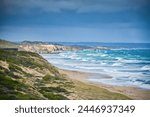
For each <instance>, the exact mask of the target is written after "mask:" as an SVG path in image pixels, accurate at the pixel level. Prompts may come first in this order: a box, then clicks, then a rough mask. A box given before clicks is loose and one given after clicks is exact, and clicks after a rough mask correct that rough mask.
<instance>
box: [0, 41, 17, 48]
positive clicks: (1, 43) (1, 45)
mask: <svg viewBox="0 0 150 117" xmlns="http://www.w3.org/2000/svg"><path fill="white" fill-rule="evenodd" d="M0 48H19V45H18V44H16V43H13V42H10V41H6V40H3V39H0Z"/></svg>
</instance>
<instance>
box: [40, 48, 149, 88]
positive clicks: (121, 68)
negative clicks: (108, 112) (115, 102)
mask: <svg viewBox="0 0 150 117" xmlns="http://www.w3.org/2000/svg"><path fill="white" fill-rule="evenodd" d="M42 56H43V57H44V58H45V59H47V60H48V61H49V62H50V63H52V64H54V65H55V66H57V67H59V68H63V69H69V70H78V71H84V72H91V73H98V74H105V75H109V76H110V77H112V78H109V79H108V78H107V79H106V78H98V77H94V76H93V77H91V78H89V80H90V81H91V82H100V83H105V84H110V85H119V86H136V87H141V88H145V89H150V49H149V48H143V47H142V48H140V46H139V47H136V48H135V47H134V48H133V47H129V48H127V47H125V48H124V47H123V48H121V47H115V48H114V47H112V46H107V48H106V47H105V49H102V48H101V49H100V48H98V47H93V48H90V49H83V50H80V51H66V52H62V53H59V54H42Z"/></svg>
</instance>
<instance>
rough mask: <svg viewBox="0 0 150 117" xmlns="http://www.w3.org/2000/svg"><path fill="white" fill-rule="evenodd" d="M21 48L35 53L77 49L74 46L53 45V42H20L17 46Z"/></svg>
mask: <svg viewBox="0 0 150 117" xmlns="http://www.w3.org/2000/svg"><path fill="white" fill-rule="evenodd" d="M19 47H20V48H21V49H22V50H25V51H29V52H36V53H40V54H41V53H43V54H44V53H56V52H61V51H67V50H68V51H75V50H79V48H76V47H70V46H63V45H53V44H21V45H20V46H19Z"/></svg>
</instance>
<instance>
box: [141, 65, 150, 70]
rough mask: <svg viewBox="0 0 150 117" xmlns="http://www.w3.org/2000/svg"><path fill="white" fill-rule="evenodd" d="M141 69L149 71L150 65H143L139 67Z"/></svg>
mask: <svg viewBox="0 0 150 117" xmlns="http://www.w3.org/2000/svg"><path fill="white" fill-rule="evenodd" d="M141 70H148V71H150V65H145V66H143V67H142V68H141Z"/></svg>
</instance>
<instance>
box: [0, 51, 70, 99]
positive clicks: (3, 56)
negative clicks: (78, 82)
mask: <svg viewBox="0 0 150 117" xmlns="http://www.w3.org/2000/svg"><path fill="white" fill-rule="evenodd" d="M68 84H69V85H68ZM71 85H72V83H71V82H69V81H67V80H66V79H65V78H64V77H63V75H61V74H60V73H59V72H58V70H57V69H56V68H55V67H54V66H52V65H50V64H49V63H48V62H47V61H46V60H44V59H43V58H42V57H41V56H40V55H38V54H36V53H31V52H23V51H22V52H21V51H19V52H18V51H4V50H0V99H67V96H68V95H69V93H70V92H69V89H71V88H70V87H72V86H71Z"/></svg>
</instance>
